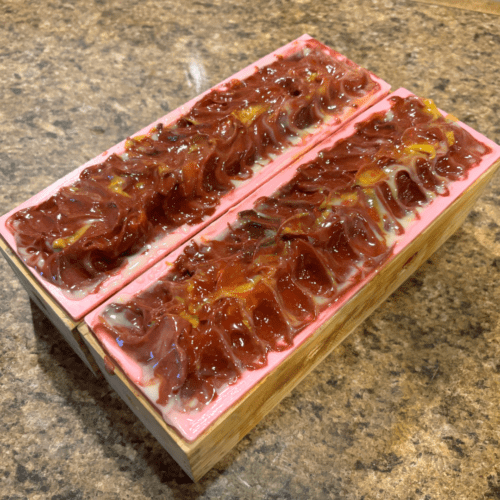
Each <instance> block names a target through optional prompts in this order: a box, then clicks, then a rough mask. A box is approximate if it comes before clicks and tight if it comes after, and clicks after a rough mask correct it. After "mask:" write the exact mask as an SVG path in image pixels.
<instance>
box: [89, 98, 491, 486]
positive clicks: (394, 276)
mask: <svg viewBox="0 0 500 500" xmlns="http://www.w3.org/2000/svg"><path fill="white" fill-rule="evenodd" d="M397 94H399V95H402V96H403V97H404V96H406V95H410V93H409V92H407V91H405V90H404V89H401V90H400V91H397ZM374 108H375V109H377V108H380V109H384V108H383V103H380V104H378V105H375V106H374V107H373V108H372V109H374ZM372 109H371V110H370V111H369V112H370V113H371V112H372ZM367 113H368V112H367ZM362 117H363V115H362ZM362 117H361V119H362ZM462 125H463V124H462ZM346 128H347V129H348V131H349V129H351V130H352V128H353V125H352V124H350V125H347V126H346ZM465 128H466V129H468V128H467V127H465ZM468 130H469V131H471V129H468ZM348 131H347V132H346V135H347V133H348ZM471 132H473V131H471ZM339 135H340V136H341V137H342V136H344V134H343V133H342V134H339ZM335 137H337V136H335ZM335 140H338V138H336V139H335ZM326 144H331V141H330V140H328V141H325V143H322V144H321V145H318V146H317V147H316V148H315V149H314V150H313V151H312V152H311V153H308V154H307V155H306V157H304V158H303V159H301V160H300V161H298V162H297V163H296V164H295V165H297V164H301V163H302V162H303V161H304V162H307V161H308V160H309V158H308V157H309V156H310V155H312V154H313V153H314V152H318V151H319V150H321V149H323V148H324V147H325V145H326ZM499 153H500V150H499V149H498V148H497V149H496V150H495V151H494V152H493V153H492V154H491V155H490V157H489V159H488V160H486V161H485V162H484V164H482V165H480V166H478V167H477V171H476V172H474V169H473V170H472V171H471V172H470V173H469V179H470V180H465V181H458V182H457V183H456V185H459V184H460V182H462V183H463V184H462V185H461V186H460V188H459V189H456V190H455V194H454V195H451V196H450V197H438V198H437V200H441V203H442V204H440V201H436V200H435V202H434V203H436V204H435V205H434V207H432V208H433V209H434V212H435V213H437V214H438V215H437V217H435V218H434V219H432V220H431V222H429V223H425V224H427V225H425V224H419V227H420V229H421V228H422V227H424V228H423V230H422V229H421V232H420V233H416V231H415V230H412V229H411V226H410V227H409V228H408V231H407V235H406V236H407V238H406V239H405V242H404V243H401V244H398V245H399V247H398V249H397V251H396V252H395V255H394V256H393V257H392V258H391V259H390V260H389V261H387V262H386V263H385V264H384V265H383V266H382V267H381V268H379V269H378V270H377V271H376V272H374V273H372V274H371V275H370V278H369V279H368V280H367V281H366V282H364V284H362V285H361V286H360V287H359V289H357V290H356V291H355V292H354V294H353V295H352V296H351V297H350V298H348V299H347V301H346V302H345V303H344V304H343V305H341V306H340V308H339V309H338V310H337V311H335V312H333V313H331V314H330V317H329V318H328V314H325V316H327V319H326V320H325V322H324V323H323V324H321V326H320V327H319V328H317V329H316V330H315V331H314V333H313V334H312V335H310V336H309V337H308V338H307V339H306V340H305V341H304V342H303V343H302V344H300V345H299V346H298V347H296V348H295V349H294V350H291V351H290V352H289V353H288V354H287V356H286V357H285V359H284V360H283V361H282V362H281V363H280V364H279V366H277V367H276V368H274V369H273V371H271V372H270V373H268V374H267V375H266V376H265V378H263V379H262V380H261V381H260V382H258V383H257V385H255V386H254V387H253V388H251V389H250V390H249V391H248V392H246V393H245V394H244V395H243V396H242V397H241V398H240V399H239V400H238V401H237V402H236V403H234V404H233V405H232V406H231V407H230V408H229V409H227V410H226V411H225V412H224V413H223V414H222V415H221V416H220V417H219V418H218V419H216V420H215V421H214V422H213V424H212V425H211V426H210V427H208V428H207V429H206V430H205V432H204V433H203V434H201V435H200V436H199V437H197V438H196V439H195V440H194V441H192V442H189V441H187V440H185V439H183V438H182V437H180V436H179V435H178V434H177V432H176V431H175V430H173V429H172V428H171V427H169V426H168V425H167V424H165V422H164V421H163V419H162V417H161V415H160V414H159V413H158V411H157V410H156V408H155V407H154V406H153V405H152V404H151V403H150V402H149V400H148V399H147V398H146V397H145V396H144V395H143V394H142V393H141V392H139V390H138V389H137V388H136V387H134V385H133V384H132V383H131V382H130V381H129V380H128V379H127V376H126V375H125V374H124V373H123V371H122V370H121V369H120V368H118V367H117V368H116V369H115V373H114V374H113V375H111V374H109V373H105V377H106V379H107V380H108V382H109V383H110V384H111V385H112V386H113V387H114V388H115V390H117V392H118V393H119V394H121V395H122V397H124V399H125V401H126V402H127V404H129V406H130V407H131V409H132V410H133V411H134V413H136V415H137V416H138V417H139V418H140V419H141V420H142V421H143V423H145V425H146V426H147V427H148V429H149V430H150V431H151V432H152V433H153V434H154V435H155V437H157V439H158V440H159V441H160V443H162V445H163V446H164V447H165V448H166V449H167V450H168V451H169V452H170V453H171V455H172V456H173V457H174V458H175V459H176V460H177V461H178V463H179V464H180V465H181V467H182V468H183V469H184V470H185V471H186V473H187V474H188V475H189V476H190V477H191V478H193V479H194V480H198V479H199V478H200V477H202V476H203V474H204V473H206V472H207V471H208V470H209V469H210V468H211V467H213V466H214V465H215V463H217V461H218V460H220V458H222V457H223V456H224V454H225V453H227V452H228V451H229V450H230V449H231V448H232V447H233V446H234V445H235V444H236V443H237V442H238V441H239V440H240V439H241V438H242V437H243V436H244V435H245V434H246V433H247V432H248V431H249V430H250V429H251V428H252V427H254V426H255V425H256V424H257V423H258V422H259V421H260V420H261V418H262V417H263V416H264V415H266V414H267V413H268V412H269V411H270V410H271V409H272V408H273V407H274V406H275V405H276V404H278V403H279V401H280V400H281V399H282V398H283V397H284V396H285V395H286V394H287V393H288V392H289V391H291V390H292V389H293V388H294V387H295V386H296V385H297V384H298V383H299V382H300V381H301V380H302V379H303V378H304V377H305V376H306V375H307V374H308V373H309V372H310V371H311V370H312V369H314V368H315V367H316V366H317V364H318V363H319V362H320V361H321V360H322V359H323V358H324V357H326V356H327V355H328V354H329V353H330V352H331V351H332V350H333V349H334V348H335V347H336V346H337V345H338V344H339V343H340V342H342V341H343V340H344V339H345V338H346V337H347V336H348V334H349V333H350V332H351V331H352V330H353V329H354V328H356V327H357V326H358V325H359V324H360V323H361V322H362V321H363V320H364V319H365V318H366V317H367V316H368V315H369V314H370V313H371V312H372V311H373V310H374V309H375V308H376V307H377V306H378V305H380V304H381V303H382V302H383V301H384V300H385V299H386V298H387V297H388V296H389V295H390V294H391V293H392V292H393V291H394V290H395V289H396V288H397V287H398V286H399V285H400V284H402V283H403V282H404V281H405V280H406V279H407V278H408V277H409V276H410V275H411V274H412V273H413V272H414V271H415V270H416V269H417V268H418V267H419V266H420V265H421V264H422V263H424V262H425V261H426V260H427V259H428V258H429V257H430V256H431V255H432V253H433V252H434V251H435V250H437V248H439V246H441V245H442V244H443V243H444V242H445V241H446V240H447V239H448V237H449V236H451V235H452V234H453V232H455V231H456V229H457V228H458V227H459V226H460V224H461V223H462V222H463V220H464V219H465V217H466V216H467V214H468V212H469V210H470V209H471V208H472V205H473V203H474V202H475V200H476V199H477V197H478V196H479V195H480V193H481V192H482V190H483V189H484V187H486V185H487V183H488V182H489V181H490V179H491V177H492V176H493V175H494V173H495V171H496V169H497V168H498V167H499V166H500V161H497V162H496V163H494V164H493V165H491V162H492V158H498V156H499ZM306 158H307V160H306ZM493 161H494V160H493ZM488 164H490V166H489V167H488ZM288 170H290V171H291V170H293V171H294V170H295V169H292V168H290V169H288ZM287 175H289V176H292V175H293V173H288V172H283V173H282V174H280V175H279V176H278V177H279V178H280V181H281V178H283V177H286V176H287ZM275 180H276V179H275ZM455 187H456V186H455ZM450 189H452V188H451V187H450ZM452 190H453V189H452ZM259 196H260V195H259V194H257V193H254V195H252V196H251V198H256V197H259ZM454 196H456V198H455V197H454ZM450 200H451V201H450ZM251 202H253V200H244V201H243V202H242V203H241V204H240V205H238V206H236V207H233V209H231V210H230V213H228V214H227V215H226V216H224V217H223V218H221V219H220V220H219V221H218V222H217V223H216V224H213V225H212V226H213V229H211V227H209V228H206V230H204V231H202V232H201V233H200V234H199V235H198V237H197V238H196V240H199V239H200V238H201V239H202V238H203V237H207V238H210V237H212V236H214V235H216V234H218V233H219V231H220V228H221V227H223V226H225V225H226V224H227V223H228V221H229V220H230V219H232V218H234V217H235V215H236V214H237V212H238V211H240V210H244V209H247V208H248V206H249V204H250V203H251ZM443 207H444V208H443ZM427 208H429V209H431V210H432V208H431V207H427ZM180 250H181V249H179V250H178V251H176V252H175V253H174V254H172V255H171V256H170V258H169V259H167V260H169V261H171V260H174V258H175V255H176V254H177V253H178V252H180ZM161 265H162V263H159V264H158V265H157V267H158V268H160V266H161ZM148 274H149V275H150V276H154V274H155V269H151V270H150V271H148V272H147V273H146V274H145V275H144V277H143V278H142V282H143V283H142V284H141V285H139V288H141V289H142V288H143V287H144V286H146V285H145V284H146V283H148V282H149V280H150V279H151V278H150V277H148V276H147V275H148ZM128 288H130V287H128ZM124 292H125V294H126V295H128V294H129V293H130V292H129V291H128V290H127V289H125V290H124ZM134 293H135V292H134ZM118 296H119V294H118V295H117V297H118ZM111 300H113V301H114V300H115V299H111ZM102 307H103V306H101V307H99V308H98V310H96V311H95V312H93V313H92V314H91V315H90V317H92V316H94V317H95V315H96V314H97V313H98V312H99V310H101V309H102ZM334 308H335V306H333V308H332V309H334ZM326 312H328V310H327V311H326ZM86 320H89V318H86ZM90 321H91V322H92V318H91V319H90ZM91 324H92V323H91ZM79 330H80V332H81V334H82V337H83V339H84V341H85V342H86V344H87V346H88V348H89V350H90V351H91V353H92V354H93V356H95V359H96V360H97V362H98V364H99V366H100V367H101V369H103V368H104V360H105V357H106V355H107V353H106V352H105V350H104V349H103V348H102V346H101V344H100V342H99V341H98V340H97V339H96V338H95V336H94V335H93V333H92V332H91V330H90V329H89V327H88V326H87V324H82V325H81V327H80V328H79ZM220 397H223V395H222V396H220Z"/></svg>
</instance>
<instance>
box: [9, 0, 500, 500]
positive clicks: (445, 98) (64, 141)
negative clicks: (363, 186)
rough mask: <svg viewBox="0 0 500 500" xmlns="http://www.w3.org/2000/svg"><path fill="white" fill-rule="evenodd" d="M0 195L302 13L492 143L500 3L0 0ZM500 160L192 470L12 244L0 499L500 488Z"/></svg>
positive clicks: (50, 169) (223, 72) (35, 181)
mask: <svg viewBox="0 0 500 500" xmlns="http://www.w3.org/2000/svg"><path fill="white" fill-rule="evenodd" d="M476 3H477V2H476ZM0 19H1V20H2V21H1V23H0V47H1V48H0V88H1V89H2V90H1V92H0V133H1V136H2V141H1V142H0V209H1V212H2V213H3V212H6V211H7V210H9V209H11V208H13V207H15V206H16V205H17V204H19V203H20V202H22V201H23V200H25V199H26V198H28V197H30V196H31V195H33V194H35V193H36V192H38V191H39V190H40V189H41V188H43V187H45V186H47V185H48V184H50V183H52V182H53V181H55V180H56V179H58V178H59V177H61V176H62V175H64V174H65V173H67V172H69V171H71V170H73V169H74V168H75V167H77V166H79V165H80V164H82V163H83V162H85V161H86V160H88V159H90V158H92V157H94V156H95V155H97V154H98V153H100V152H101V151H103V150H105V149H107V148H108V147H109V146H111V145H113V144H114V143H116V142H118V141H119V140H121V139H123V138H124V137H126V136H127V135H128V134H131V133H133V132H135V131H136V130H139V129H140V128H142V127H143V126H144V125H147V124H148V123H150V122H152V121H153V120H155V119H156V118H158V117H160V116H162V115H163V114H165V113H166V112H167V111H168V110H172V109H174V108H176V107H177V106H178V105H180V104H182V103H183V102H185V101H187V100H188V99H189V98H190V97H193V96H195V95H197V94H198V93H199V92H200V91H202V90H204V89H206V88H208V87H210V86H212V85H213V84H215V83H217V82H218V81H220V80H221V79H223V78H224V77H227V76H229V75H231V74H232V73H234V72H235V71H237V70H238V69H240V68H242V67H243V66H245V65H247V64H248V63H250V62H252V61H254V60H255V59H257V58H258V57H260V56H262V55H264V54H266V53H268V52H270V51H271V50H273V49H275V48H277V47H279V46H281V45H283V44H285V43H287V42H288V41H290V40H292V39H294V38H296V37H298V36H300V35H301V34H303V33H309V34H310V35H312V36H315V37H316V38H318V39H319V40H321V41H322V42H325V43H327V44H329V45H330V46H332V47H333V48H335V49H336V50H338V51H340V52H342V53H344V54H345V55H347V56H348V57H350V58H351V59H353V60H354V61H356V62H357V63H359V64H361V65H363V66H365V67H367V68H369V69H370V70H372V71H374V72H375V73H376V74H378V75H379V76H380V77H382V78H384V79H385V80H386V81H388V82H390V83H391V84H392V85H393V88H397V87H398V86H405V87H407V88H408V89H410V90H412V91H414V92H416V93H418V94H420V95H423V96H426V97H431V98H433V99H435V101H436V102H437V104H438V105H439V106H440V107H441V108H443V109H445V110H447V111H448V112H451V113H453V114H455V115H456V116H458V117H460V118H461V119H462V120H463V121H465V122H467V123H468V124H470V125H471V126H472V127H474V128H476V129H477V130H479V131H480V132H482V133H484V134H485V135H487V136H488V137H490V138H491V139H493V140H495V141H496V142H500V93H499V91H498V87H499V75H500V17H498V16H495V15H493V14H484V13H477V12H468V11H465V10H458V9H454V8H450V7H439V6H433V5H428V4H422V3H416V2H410V1H390V0H379V1H378V2H369V1H366V2H364V1H362V0H352V1H349V2H339V1H330V2H328V1H324V2H318V1H312V0H296V1H282V0H265V1H261V0H255V1H253V2H249V3H247V2H238V1H236V0H224V1H222V0H215V1H213V2H208V1H191V2H174V1H164V2H161V1H160V2H152V1H149V0H142V1H140V2H139V1H136V0H120V1H118V0H116V1H113V0H110V1H108V0H91V1H90V2H87V1H83V0H67V1H65V2H46V1H43V0H42V1H40V2H28V1H26V0H4V1H3V2H1V3H0ZM499 224H500V177H499V176H498V175H497V176H496V178H495V179H494V181H493V182H492V184H491V185H490V187H489V188H488V190H487V192H486V193H485V194H484V195H483V196H482V198H481V199H480V201H479V202H478V203H477V204H476V206H475V208H474V210H473V211H472V213H471V215H470V216H469V217H468V219H467V220H466V222H465V224H464V225H463V226H462V227H461V229H460V230H459V231H458V232H457V233H456V235H455V236H453V237H452V238H451V240H449V242H448V243H447V244H446V245H445V246H444V247H443V248H442V249H441V250H440V251H439V252H438V253H437V254H435V256H434V257H433V258H432V259H431V260H429V261H428V262H427V263H426V264H425V265H424V266H423V267H422V268H421V270H419V271H418V272H417V274H416V275H414V277H413V278H412V279H410V280H409V281H408V282H406V283H405V284H404V285H403V286H402V287H401V288H400V289H399V290H398V291H397V292H396V293H394V294H393V295H392V296H391V297H390V299H389V300H388V301H387V302H386V303H385V304H384V305H383V306H382V307H380V308H379V309H378V311H377V312H375V313H374V314H373V315H372V316H371V317H370V318H369V319H368V320H367V321H366V322H365V323H364V324H363V325H362V326H361V327H360V328H358V329H357V331H355V332H354V333H353V335H352V336H351V337H350V339H349V340H348V341H346V342H345V343H344V344H343V345H342V346H341V347H340V348H339V349H337V350H336V351H335V352H334V353H333V354H332V355H331V356H329V357H328V358H327V359H326V360H325V362H323V363H322V364H321V365H320V367H319V368H318V369H317V370H316V371H314V372H313V373H312V374H311V375H310V376H309V377H308V378H307V379H306V380H305V381H304V382H303V383H302V384H301V385H300V386H299V388H298V389H297V390H295V391H294V392H293V393H292V394H291V395H290V396H289V397H288V398H286V399H285V400H284V401H283V402H282V404H280V405H279V406H278V407H277V408H276V409H275V410H274V411H273V412H272V413H271V414H269V415H268V416H267V417H266V418H265V419H264V420H263V421H262V422H261V423H260V424H259V425H258V426H257V427H256V428H255V429H254V430H253V431H252V432H251V433H250V434H249V435H248V436H247V437H245V438H244V439H243V440H242V441H241V442H240V443H239V444H238V446H236V447H235V448H234V450H233V451H232V452H231V453H230V454H229V455H227V456H226V458H225V459H224V460H223V461H222V462H220V463H219V464H218V465H217V466H216V467H215V468H214V469H213V470H212V471H211V472H210V473H208V474H207V475H206V476H205V478H204V479H203V480H202V481H201V482H200V483H198V484H193V483H191V481H190V480H189V479H188V478H187V476H186V475H185V474H184V473H183V472H182V471H181V469H180V468H179V467H178V466H177V465H176V464H175V462H174V461H173V460H172V459H171V458H170V457H169V455H168V454H167V453H166V452H164V451H163V450H162V449H161V447H160V446H159V445H158V444H157V443H156V441H155V440H154V439H153V437H152V436H151V435H150V434H149V433H148V431H146V430H145V429H144V427H143V426H142V424H141V423H140V422H139V421H138V420H137V419H136V418H135V417H134V415H133V414H132V413H131V412H130V411H129V410H128V408H127V407H126V406H125V404H123V403H122V402H121V400H120V399H119V398H118V397H117V396H116V395H115V394H114V393H113V392H112V391H111V390H110V389H109V388H108V387H107V386H106V385H105V383H104V382H99V381H97V380H95V379H94V378H93V377H92V376H91V375H90V373H89V372H88V370H87V369H86V368H85V366H84V365H83V363H81V362H80V360H79V359H78V358H77V357H76V356H75V355H74V354H73V353H72V352H71V351H70V349H69V348H68V347H67V345H66V344H65V342H64V340H62V337H61V336H60V335H59V333H58V332H57V331H56V330H55V329H54V328H53V327H52V326H51V324H50V323H49V322H48V320H47V319H46V318H44V316H43V315H42V313H41V312H40V311H39V310H38V309H37V308H36V306H35V305H34V304H32V303H30V301H29V299H28V296H27V294H26V292H25V291H24V290H23V289H22V287H21V285H20V284H19V282H18V281H17V279H15V277H14V275H13V273H12V272H11V270H10V269H9V268H8V266H7V264H6V263H5V262H4V261H3V259H2V260H1V261H0V277H1V281H2V286H1V288H0V294H1V295H0V297H1V301H0V318H1V328H2V337H1V339H2V341H1V343H0V381H1V391H0V498H1V499H4V500H6V499H12V500H13V499H21V498H29V499H37V498H52V499H54V500H56V499H57V500H62V499H66V498H67V499H87V498H89V499H90V498H105V499H120V500H121V499H128V498H133V499H136V498H137V499H142V498H144V499H151V498H162V499H175V500H179V499H184V498H201V499H204V498H219V499H237V498H241V499H247V498H249V499H250V498H256V499H260V498H263V499H287V498H289V499H312V498H314V499H325V498H330V499H362V498H363V499H376V498H380V499H397V498H398V499H399V498H403V499H419V500H424V499H425V500H430V499H448V498H450V499H451V498H457V499H484V500H494V499H500V448H499V441H500V409H499V408H500V346H499V343H500V312H499V307H498V305H499V303H500V288H499V284H500V226H499Z"/></svg>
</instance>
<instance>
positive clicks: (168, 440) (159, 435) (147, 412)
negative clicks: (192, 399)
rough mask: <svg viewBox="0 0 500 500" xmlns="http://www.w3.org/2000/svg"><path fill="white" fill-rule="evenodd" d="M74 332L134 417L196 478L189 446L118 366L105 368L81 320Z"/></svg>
mask: <svg viewBox="0 0 500 500" xmlns="http://www.w3.org/2000/svg"><path fill="white" fill-rule="evenodd" d="M78 331H79V332H80V335H81V337H82V339H83V341H84V342H85V344H86V346H87V348H88V350H89V351H90V352H91V353H92V355H93V356H94V358H95V360H96V362H97V365H98V367H99V369H100V370H101V372H102V374H103V376H104V378H105V379H106V381H107V382H108V383H109V385H110V386H111V387H112V388H113V389H114V390H115V391H116V392H117V393H118V395H119V396H120V397H121V398H122V399H123V401H124V402H125V403H126V404H127V406H128V407H129V408H130V409H131V410H132V412H133V413H134V414H135V416H136V417H137V418H139V420H140V421H141V422H142V423H143V424H144V425H145V426H146V428H147V429H148V430H149V431H150V432H151V434H153V436H154V437H155V438H156V440H157V441H158V442H159V443H160V444H161V446H163V448H164V449H165V450H166V451H167V452H168V453H169V454H170V456H171V457H172V458H173V459H174V460H175V461H176V462H177V463H178V464H179V465H180V467H181V468H182V469H183V470H184V472H186V474H187V475H188V476H189V477H190V478H191V479H193V480H194V481H197V480H198V479H199V478H200V477H195V476H194V474H193V472H192V470H191V463H190V456H189V451H190V450H189V446H188V445H186V444H185V443H184V441H183V440H182V439H181V438H180V437H179V436H177V434H176V433H175V431H174V430H173V429H170V428H169V427H168V426H167V424H166V423H165V422H164V421H163V419H162V417H161V415H159V414H158V412H157V411H156V410H155V408H154V407H153V406H152V405H151V403H150V402H149V401H148V400H147V399H146V398H145V397H144V396H143V395H142V394H141V393H140V392H139V391H138V390H137V389H136V388H135V387H134V386H133V384H132V383H131V382H130V381H129V380H128V378H127V377H126V376H125V374H124V373H123V371H122V370H121V369H120V367H118V366H116V365H115V364H114V363H113V371H112V372H111V371H109V368H106V365H105V359H106V353H105V352H104V350H103V349H102V347H101V345H100V344H99V343H98V342H97V340H96V338H95V337H94V336H93V334H92V333H91V332H90V330H89V328H88V326H87V325H86V324H85V323H81V324H80V325H79V326H78Z"/></svg>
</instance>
